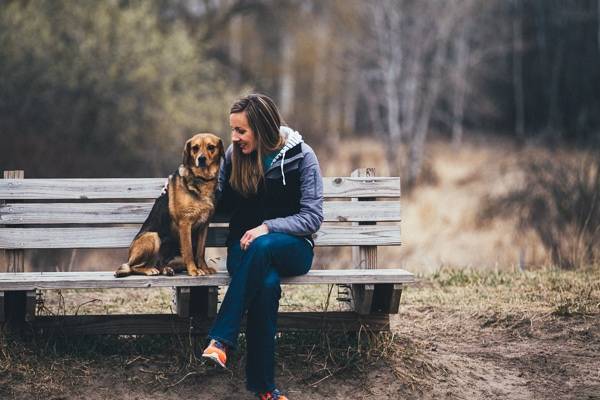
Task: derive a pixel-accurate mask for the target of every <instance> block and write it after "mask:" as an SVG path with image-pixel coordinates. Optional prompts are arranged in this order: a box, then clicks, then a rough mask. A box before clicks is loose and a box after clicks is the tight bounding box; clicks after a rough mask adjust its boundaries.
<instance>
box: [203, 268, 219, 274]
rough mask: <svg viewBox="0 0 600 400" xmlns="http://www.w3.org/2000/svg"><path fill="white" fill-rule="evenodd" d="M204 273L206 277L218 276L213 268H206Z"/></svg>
mask: <svg viewBox="0 0 600 400" xmlns="http://www.w3.org/2000/svg"><path fill="white" fill-rule="evenodd" d="M204 273H205V274H206V275H212V274H216V273H217V270H216V269H214V268H213V267H206V268H204Z"/></svg>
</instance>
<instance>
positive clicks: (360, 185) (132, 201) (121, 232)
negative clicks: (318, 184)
mask: <svg viewBox="0 0 600 400" xmlns="http://www.w3.org/2000/svg"><path fill="white" fill-rule="evenodd" d="M5 176H7V174H6V173H5ZM8 176H10V175H8ZM164 183H165V178H135V179H14V178H13V179H10V178H9V179H6V178H5V179H0V249H51V248H54V249H58V248H126V247H128V246H129V244H130V243H131V240H132V239H133V237H134V236H135V234H136V233H137V232H138V230H139V228H140V225H141V223H142V222H143V221H144V219H145V218H146V216H147V215H148V213H149V212H150V209H151V207H152V204H153V201H154V199H155V198H156V197H157V196H159V194H160V192H161V189H162V187H163V185H164ZM323 184H324V196H325V203H324V214H325V221H324V223H323V225H322V227H321V229H320V230H319V232H317V233H316V234H315V236H314V239H315V244H316V245H317V246H357V245H361V246H387V245H399V244H400V226H399V223H400V202H399V197H400V178H397V177H359V176H351V177H324V178H323ZM359 200H360V201H359ZM363 200H366V201H363ZM377 223H378V224H377ZM226 237H227V221H225V220H223V219H222V218H219V217H218V216H217V217H216V218H215V220H214V223H213V224H211V228H210V229H209V235H208V239H207V244H208V246H210V247H222V246H224V245H225V239H226Z"/></svg>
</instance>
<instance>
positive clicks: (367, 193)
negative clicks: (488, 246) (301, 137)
mask: <svg viewBox="0 0 600 400" xmlns="http://www.w3.org/2000/svg"><path fill="white" fill-rule="evenodd" d="M165 182H166V178H108V179H107V178H101V179H24V180H15V179H3V180H0V199H5V200H58V199H63V200H98V199H155V198H156V197H158V196H159V195H160V192H161V190H162V188H163V186H164V184H165ZM323 194H324V196H325V197H341V198H350V197H400V178H398V177H377V178H368V179H365V178H360V177H324V178H323Z"/></svg>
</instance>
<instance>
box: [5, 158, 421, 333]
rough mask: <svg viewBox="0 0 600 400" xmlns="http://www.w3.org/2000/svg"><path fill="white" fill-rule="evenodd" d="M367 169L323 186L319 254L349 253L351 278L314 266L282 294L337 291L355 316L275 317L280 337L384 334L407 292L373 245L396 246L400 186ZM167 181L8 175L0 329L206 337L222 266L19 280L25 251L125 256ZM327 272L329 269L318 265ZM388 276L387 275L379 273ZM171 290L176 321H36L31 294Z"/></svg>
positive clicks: (404, 276) (152, 317)
mask: <svg viewBox="0 0 600 400" xmlns="http://www.w3.org/2000/svg"><path fill="white" fill-rule="evenodd" d="M373 175H374V173H373V170H369V169H362V170H358V171H355V172H354V173H353V174H352V176H351V177H326V178H324V194H325V203H324V214H325V222H324V223H323V225H322V227H321V229H320V231H319V232H317V233H316V234H315V236H314V239H315V244H316V246H353V249H352V253H353V254H352V262H351V265H348V269H343V270H341V269H336V270H331V269H329V270H328V269H320V268H322V267H324V266H323V265H318V263H317V264H316V265H314V266H313V269H312V270H311V271H310V272H309V273H308V274H307V275H304V276H300V277H294V278H286V279H282V283H283V284H284V285H299V284H329V285H340V286H341V287H343V288H346V289H348V292H349V293H350V300H351V307H352V309H351V310H353V311H348V312H345V311H338V312H285V313H284V312H282V313H280V317H279V327H280V329H282V330H286V329H305V328H308V329H314V328H324V329H336V330H337V329H341V330H356V329H360V327H365V328H367V329H371V330H374V331H379V330H385V329H388V328H389V314H393V313H397V312H398V307H399V303H400V295H401V293H402V288H403V285H404V284H407V283H410V282H413V281H414V276H413V275H412V274H411V273H409V272H407V271H404V270H402V269H397V268H396V269H390V268H386V269H378V265H377V246H399V245H400V202H399V197H400V179H399V178H394V177H374V176H373ZM164 181H165V179H164V178H156V179H155V178H149V179H146V178H140V179H23V172H22V171H5V173H4V179H0V249H3V250H5V257H4V259H5V260H6V261H5V265H3V266H2V267H1V269H0V271H6V272H0V322H4V323H7V324H8V325H11V326H14V325H18V326H20V327H26V328H27V329H33V330H34V331H36V332H37V331H50V330H53V329H61V330H62V331H64V332H66V333H71V334H159V333H171V332H192V333H194V334H200V333H204V332H206V330H207V329H208V327H209V326H210V323H211V319H212V318H213V317H214V316H215V314H216V312H217V307H218V288H219V287H220V286H226V285H227V284H228V281H229V277H228V275H227V273H226V272H225V271H224V266H220V268H221V271H219V272H218V273H217V274H215V275H211V276H207V277H189V276H187V275H184V274H181V275H176V276H174V277H165V276H157V277H146V276H130V277H126V278H120V279H116V278H114V277H113V271H112V270H114V267H115V266H113V265H107V269H110V270H109V271H95V272H23V268H24V252H25V251H28V250H29V249H78V248H86V249H92V248H127V247H128V246H129V244H130V242H131V240H132V238H133V237H134V235H135V234H136V233H137V231H138V229H139V226H140V224H141V223H142V222H143V221H144V219H145V218H146V216H147V214H148V213H149V211H150V208H151V207H152V203H153V201H154V199H155V198H156V197H157V196H158V195H159V194H160V191H161V188H162V186H163V184H164ZM226 222H227V221H225V220H224V219H223V218H218V217H216V218H215V221H214V223H213V224H211V228H210V229H209V235H208V239H207V241H208V244H207V245H208V246H209V247H223V246H224V243H225V238H226V236H227V224H226ZM325 267H326V266H325ZM386 267H387V266H386ZM150 287H153V288H156V287H173V288H175V290H174V291H175V303H176V313H173V314H143V315H135V314H127V315H70V316H60V317H56V316H36V315H35V304H36V292H38V293H39V291H41V290H46V289H104V288H119V289H126V288H150Z"/></svg>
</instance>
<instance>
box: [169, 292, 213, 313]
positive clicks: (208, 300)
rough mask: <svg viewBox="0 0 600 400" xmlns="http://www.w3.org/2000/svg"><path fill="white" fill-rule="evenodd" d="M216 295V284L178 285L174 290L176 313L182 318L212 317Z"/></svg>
mask: <svg viewBox="0 0 600 400" xmlns="http://www.w3.org/2000/svg"><path fill="white" fill-rule="evenodd" d="M218 296H219V288H218V286H194V287H178V288H176V292H175V308H176V312H177V315H178V316H180V317H183V318H188V317H200V318H214V317H215V316H216V315H217V302H218Z"/></svg>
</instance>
